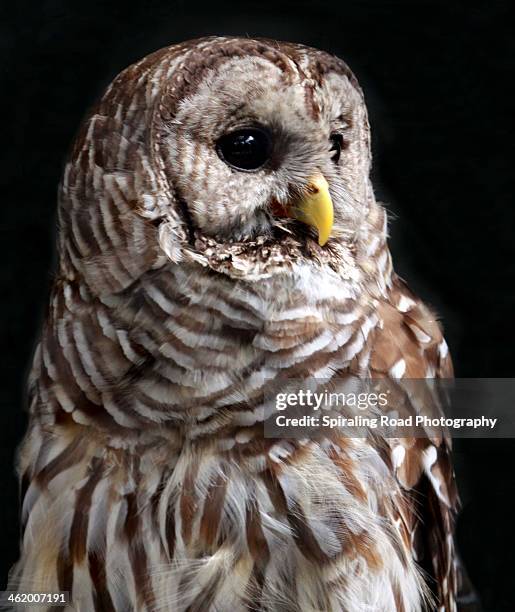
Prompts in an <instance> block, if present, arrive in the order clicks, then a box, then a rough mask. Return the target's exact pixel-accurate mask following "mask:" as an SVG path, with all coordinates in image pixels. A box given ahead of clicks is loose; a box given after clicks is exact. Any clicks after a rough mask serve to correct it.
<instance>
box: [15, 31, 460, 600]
mask: <svg viewBox="0 0 515 612" xmlns="http://www.w3.org/2000/svg"><path fill="white" fill-rule="evenodd" d="M231 104H232V105H233V106H231ZM247 116H252V120H253V121H255V120H257V119H259V120H260V121H261V122H262V123H266V122H267V121H269V122H270V123H271V124H273V129H275V130H276V131H277V133H280V134H281V137H282V138H283V140H284V141H285V142H287V143H290V144H289V145H288V146H290V145H291V143H293V147H292V152H290V153H289V155H290V157H286V161H284V160H283V162H282V165H281V163H280V162H277V164H276V166H275V167H274V168H272V169H271V170H269V171H268V172H263V173H257V174H254V175H253V174H251V173H238V172H235V171H234V170H233V169H231V168H228V167H226V166H224V164H223V163H222V162H221V161H220V160H219V159H218V158H217V157H216V154H215V153H214V152H213V151H212V148H213V147H212V141H213V134H219V132H217V130H219V129H225V127H226V126H227V125H228V124H229V123H231V122H238V121H242V120H243V119H245V118H246V117H247ZM334 125H336V126H337V128H338V129H340V130H341V131H342V132H343V133H344V137H345V147H344V149H343V151H342V159H341V161H340V162H339V164H338V165H336V164H334V163H333V161H332V160H331V159H330V153H328V149H329V145H328V144H327V139H328V134H329V132H330V130H331V129H333V127H332V126H334ZM219 126H221V127H219ZM369 166H370V153H369V133H368V123H367V118H366V110H365V106H364V103H363V99H362V94H361V91H360V90H359V87H358V85H357V83H356V81H355V79H354V77H353V76H352V73H351V72H350V71H349V69H348V68H347V67H346V66H345V64H343V62H341V61H340V60H338V59H336V58H333V57H331V56H329V55H327V54H325V53H322V52H319V51H316V50H313V49H309V48H305V47H302V46H300V45H292V44H286V43H276V42H270V41H254V40H249V39H229V38H227V39H224V38H215V39H203V40H199V41H192V42H188V43H184V44H182V45H177V46H174V47H170V48H167V49H163V50H161V51H158V52H157V53H154V54H153V55H150V56H148V57H147V58H145V59H143V60H142V61H140V62H139V63H137V64H135V65H134V66H131V67H130V68H128V69H127V70H125V71H124V72H123V73H121V75H120V76H118V77H117V78H116V79H115V81H114V82H113V83H112V84H111V86H110V87H109V88H108V90H107V92H106V93H105V95H104V96H103V98H102V99H101V101H100V102H99V103H98V105H97V106H96V107H95V108H94V109H93V111H92V113H91V115H90V117H89V118H88V119H87V121H86V122H85V124H84V126H83V128H82V130H81V132H80V134H79V137H78V139H77V141H76V144H75V146H74V148H73V151H72V153H71V156H70V159H69V161H68V163H67V165H66V168H65V173H64V178H63V182H62V186H61V189H60V195H59V199H60V205H59V224H60V234H59V236H60V238H59V264H58V270H57V274H56V278H55V283H54V287H53V291H52V295H51V299H50V304H49V309H48V313H47V317H46V322H45V325H44V328H43V331H42V335H41V340H40V343H39V345H38V348H37V350H36V353H35V357H34V364H33V369H32V373H31V376H30V388H29V397H30V425H29V431H28V433H27V436H26V439H25V441H24V443H23V446H22V449H21V451H20V460H19V471H20V474H21V478H22V483H23V488H24V497H23V511H22V514H23V523H24V539H23V548H22V555H21V559H20V561H19V563H18V564H17V566H16V567H15V569H14V571H13V573H12V577H11V583H12V585H17V586H18V588H19V589H20V590H21V591H34V590H44V591H56V590H68V591H70V593H71V596H72V600H73V601H74V606H75V607H74V608H73V609H76V610H81V611H93V610H98V611H106V612H110V611H115V610H116V611H117V612H127V611H129V610H138V611H148V612H150V611H154V610H166V611H170V612H182V611H186V610H187V611H189V612H193V611H198V612H204V611H206V612H207V611H219V612H220V611H229V610H230V611H234V612H236V611H240V610H242V611H243V610H263V611H265V610H266V611H269V612H297V611H299V610H302V611H303V612H309V611H321V610H323V611H331V612H343V611H346V612H358V611H359V612H362V611H366V610H370V611H377V612H383V611H394V610H395V611H398V612H401V611H406V612H415V611H417V610H422V609H425V606H426V605H427V606H428V607H429V608H432V607H433V606H436V607H437V608H438V609H439V610H446V611H452V610H455V609H456V605H455V592H456V575H455V574H456V572H455V560H454V552H453V541H452V516H453V512H454V508H455V505H456V493H455V487H454V477H453V474H452V468H451V465H450V457H449V452H450V451H449V445H448V442H447V441H446V440H445V439H440V438H438V439H436V438H435V439H431V440H430V439H429V438H423V439H402V440H384V439H380V438H379V439H378V438H377V437H375V438H374V437H366V438H356V439H354V438H348V437H345V436H343V435H339V434H338V432H336V433H335V434H334V436H333V437H332V438H331V439H327V440H325V441H324V442H320V441H317V442H315V441H309V440H302V441H295V440H289V441H288V440H274V439H266V438H264V437H263V428H262V422H261V421H262V418H263V411H262V410H261V409H260V407H261V406H262V403H263V393H264V389H265V388H266V387H267V385H268V384H269V381H270V380H272V379H283V378H284V379H285V378H305V377H308V376H319V377H320V378H324V379H330V378H332V377H336V376H339V377H341V376H346V375H348V374H349V373H352V374H355V375H357V376H360V377H376V378H382V377H391V378H392V379H396V378H403V377H405V378H425V377H429V378H432V377H448V376H452V367H451V364H450V360H449V356H448V351H447V346H446V344H445V341H444V339H443V338H442V335H441V331H440V328H439V326H438V324H437V322H436V321H435V318H434V316H433V314H432V313H431V312H430V311H429V310H428V309H427V308H426V307H425V306H424V305H423V304H422V303H421V302H420V301H419V300H418V299H417V298H416V297H415V296H413V295H412V294H411V293H410V291H409V289H408V288H407V287H406V286H405V285H404V283H403V282H402V281H400V280H399V279H398V278H397V277H396V276H395V274H394V272H393V271H392V265H391V258H390V254H389V251H388V248H387V244H386V215H385V212H384V211H383V209H382V208H381V206H380V205H379V204H377V203H376V201H375V199H374V194H373V191H372V188H371V185H370V182H369V178H368V174H369ZM313 167H316V168H318V169H320V170H321V171H322V172H323V174H324V175H325V177H326V178H327V181H328V183H329V187H330V190H331V196H332V198H333V201H334V206H335V222H334V231H333V236H332V238H331V239H330V240H329V242H328V243H327V244H326V245H325V246H323V247H320V246H319V245H317V243H316V241H315V240H313V238H312V235H311V233H310V230H307V229H306V228H305V227H304V226H302V227H301V226H300V224H299V222H297V221H293V220H290V219H284V218H280V219H276V218H273V217H271V215H270V213H269V210H268V209H267V208H266V206H267V205H268V204H269V203H270V202H272V201H279V202H281V201H284V200H285V199H287V198H288V197H289V193H290V192H291V190H292V189H295V188H296V187H298V186H299V185H301V184H303V182H304V183H305V181H306V179H307V178H308V177H307V174H306V173H309V172H310V171H311V170H312V169H313ZM431 591H432V593H431ZM431 600H432V602H433V603H428V602H431ZM38 609H41V608H38ZM70 609H71V608H70Z"/></svg>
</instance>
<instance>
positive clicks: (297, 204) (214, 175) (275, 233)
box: [164, 55, 368, 257]
mask: <svg viewBox="0 0 515 612" xmlns="http://www.w3.org/2000/svg"><path fill="white" fill-rule="evenodd" d="M279 64H280V65H277V64H274V63H273V62H271V61H270V60H269V59H267V58H265V57H257V56H253V55H251V56H243V57H234V58H230V59H227V60H224V61H223V63H222V64H220V65H218V66H217V67H216V68H213V69H210V70H209V71H208V72H207V73H206V74H205V75H204V77H203V78H202V79H201V80H200V82H199V83H198V84H196V86H195V89H194V90H193V91H192V93H191V94H190V95H188V96H186V97H184V98H183V99H181V101H180V103H179V104H178V106H177V108H176V109H175V115H174V118H173V121H171V122H170V123H168V124H167V125H166V132H165V133H166V139H165V140H164V143H165V147H166V152H167V165H166V169H167V172H168V173H169V178H170V182H171V183H172V184H173V185H174V188H175V192H176V194H177V196H178V199H179V201H180V202H181V206H182V208H181V210H182V213H181V214H183V215H184V217H185V223H186V224H187V225H188V228H189V235H190V243H192V244H197V242H198V243H203V241H204V240H205V241H210V240H212V241H213V242H216V243H217V244H219V245H223V247H224V248H225V247H227V248H232V247H234V248H243V249H247V248H248V249H255V250H256V252H257V251H259V249H260V248H261V246H260V245H268V246H270V245H275V244H277V245H281V244H288V245H295V248H298V249H300V251H299V252H303V253H311V252H313V253H320V249H316V248H314V249H313V251H312V250H311V249H312V248H313V247H315V244H314V243H316V241H318V244H319V246H321V247H324V251H327V252H329V251H331V249H332V247H333V245H334V246H336V245H337V244H338V245H341V244H342V243H343V242H344V241H345V243H346V244H347V243H348V244H350V245H351V246H352V240H353V239H354V236H355V233H356V232H357V231H358V230H359V228H360V225H361V220H362V214H363V212H364V211H365V208H366V201H367V193H368V184H367V180H368V179H367V177H368V167H366V165H363V166H362V165H361V160H362V159H364V160H365V161H366V156H364V155H362V150H361V149H362V148H363V147H366V140H365V138H364V137H362V135H361V133H360V132H359V129H360V126H362V125H363V124H364V123H363V121H362V119H361V117H360V116H358V115H357V110H356V109H358V110H359V109H361V108H362V101H361V98H360V94H359V92H358V91H356V90H355V89H354V88H353V86H352V85H351V84H350V83H349V82H348V80H347V79H346V77H342V76H341V75H338V74H333V73H329V74H326V75H324V78H323V79H321V80H320V79H319V80H317V79H316V78H312V77H311V76H309V71H308V72H306V71H304V70H303V69H301V68H299V69H297V68H292V69H291V70H290V72H289V73H288V71H286V73H285V68H284V65H283V64H281V63H280V62H279ZM360 105H361V106H360ZM238 245H239V246H238ZM268 246H266V247H265V246H263V249H265V250H266V248H268ZM306 247H307V248H306ZM195 248H197V247H195ZM198 248H200V247H198ZM220 248H222V246H221V247H220ZM292 248H293V247H292ZM263 257H264V255H263Z"/></svg>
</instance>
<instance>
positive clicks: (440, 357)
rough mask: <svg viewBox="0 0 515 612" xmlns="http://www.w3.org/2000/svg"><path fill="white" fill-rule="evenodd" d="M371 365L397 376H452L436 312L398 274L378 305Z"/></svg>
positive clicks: (375, 370) (382, 373)
mask: <svg viewBox="0 0 515 612" xmlns="http://www.w3.org/2000/svg"><path fill="white" fill-rule="evenodd" d="M377 314H378V317H379V324H378V327H377V329H376V335H375V341H374V346H373V349H372V354H371V361H370V368H371V373H372V375H374V374H377V375H379V376H385V375H390V376H392V377H394V378H410V379H419V378H435V377H436V378H452V377H453V367H452V361H451V358H450V355H449V349H448V346H447V343H446V341H445V338H444V336H443V331H442V327H441V325H440V323H439V321H438V318H437V316H436V314H435V313H434V312H433V311H432V310H431V309H430V308H429V307H428V306H427V305H426V304H424V302H423V301H422V300H421V299H420V298H419V297H417V296H416V295H415V294H414V293H413V292H412V291H411V290H410V288H409V287H408V285H407V284H406V283H405V282H404V281H403V280H402V279H401V278H399V277H398V276H396V275H394V276H393V278H392V284H391V288H390V291H389V293H388V297H387V299H385V300H381V301H379V303H378V306H377Z"/></svg>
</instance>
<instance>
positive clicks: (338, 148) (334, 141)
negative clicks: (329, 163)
mask: <svg viewBox="0 0 515 612" xmlns="http://www.w3.org/2000/svg"><path fill="white" fill-rule="evenodd" d="M329 140H330V141H331V148H330V149H329V151H334V153H333V154H332V155H331V159H332V160H333V162H334V163H335V164H337V163H338V162H339V161H340V155H341V154H342V149H343V145H344V143H343V136H342V135H341V134H331V136H330V138H329Z"/></svg>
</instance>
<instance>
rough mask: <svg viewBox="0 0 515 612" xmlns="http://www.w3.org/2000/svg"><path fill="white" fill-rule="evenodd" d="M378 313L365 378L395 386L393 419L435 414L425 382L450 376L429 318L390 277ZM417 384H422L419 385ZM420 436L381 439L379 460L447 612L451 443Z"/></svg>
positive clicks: (452, 586)
mask: <svg viewBox="0 0 515 612" xmlns="http://www.w3.org/2000/svg"><path fill="white" fill-rule="evenodd" d="M379 315H380V320H381V321H382V324H381V326H380V328H379V330H378V332H377V336H376V338H375V342H374V347H373V349H372V354H371V362H370V367H371V375H372V377H374V378H387V379H389V381H392V384H393V385H395V386H396V388H398V390H399V397H401V396H402V398H403V400H404V401H403V403H402V402H401V404H402V405H401V414H403V413H404V414H406V413H411V414H416V413H417V412H420V404H423V405H424V412H425V413H426V410H427V413H429V414H431V413H432V414H433V415H434V416H436V415H437V413H438V412H439V410H440V406H439V405H438V398H437V396H436V395H435V393H434V388H433V389H432V388H431V383H430V380H431V379H434V378H452V377H453V369H452V363H451V360H450V357H449V353H448V349H447V344H446V343H445V340H444V338H443V336H442V331H441V329H440V326H439V324H438V322H437V320H436V318H435V316H434V315H433V314H432V313H431V311H430V310H429V309H428V308H427V307H426V306H424V304H423V303H422V302H421V301H420V300H419V299H418V298H417V297H416V296H415V295H414V294H413V293H412V292H411V291H410V290H409V288H408V287H407V286H406V285H405V283H404V282H403V281H402V280H401V279H399V278H398V277H395V278H394V282H393V286H392V290H391V293H390V299H389V301H388V302H383V303H381V305H380V312H379ZM392 379H394V380H392ZM397 379H398V380H397ZM420 379H427V380H428V383H427V385H426V384H425V383H424V382H422V381H421V380H420ZM415 380H417V381H419V382H414V381H415ZM389 384H390V383H389ZM410 384H411V387H410V386H409V385H410ZM417 402H418V406H417ZM435 412H436V413H435ZM440 414H441V412H440ZM419 431H420V430H419ZM426 433H427V435H426V436H423V437H409V438H396V439H387V440H386V441H385V449H384V450H385V455H386V457H385V460H386V461H388V462H389V463H390V465H391V469H392V471H393V472H394V473H395V475H396V478H397V480H398V481H399V483H400V484H401V486H402V489H403V491H404V493H405V500H403V503H399V505H398V507H397V508H396V509H394V512H396V513H397V516H396V517H394V518H395V520H396V521H397V523H399V521H400V524H401V525H402V527H403V529H404V530H405V532H406V539H407V538H408V537H409V538H410V540H411V542H410V544H411V548H412V550H413V554H414V556H415V559H416V560H417V562H418V563H419V565H420V566H421V567H422V568H423V570H424V571H425V572H426V574H427V576H428V585H429V587H430V589H431V590H432V592H433V595H434V598H435V600H436V602H438V604H439V605H438V606H437V609H438V610H446V611H452V610H456V603H455V600H456V592H457V588H458V587H457V580H458V578H457V565H456V556H455V551H454V540H453V523H454V516H455V513H456V509H457V504H458V498H457V492H456V485H455V477H454V472H453V469H452V463H451V441H450V438H449V437H448V435H447V434H446V432H442V431H436V430H430V431H429V430H428V431H427V432H426ZM418 435H420V434H418Z"/></svg>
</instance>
